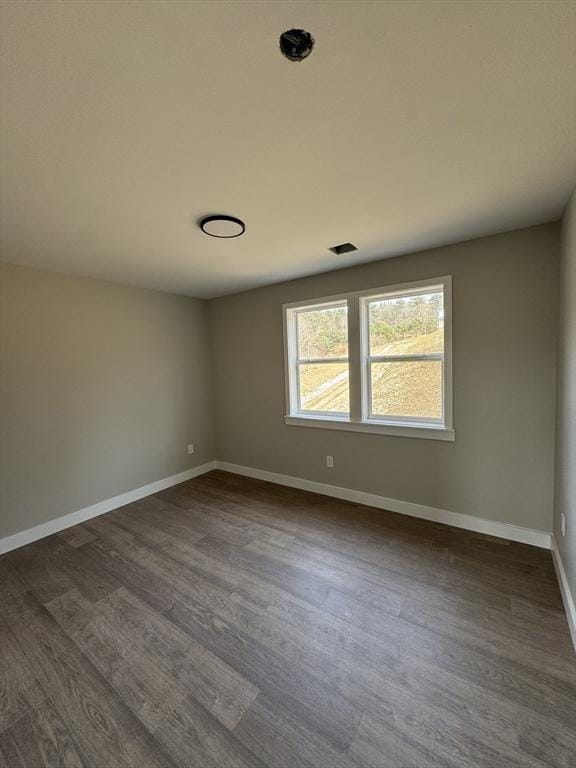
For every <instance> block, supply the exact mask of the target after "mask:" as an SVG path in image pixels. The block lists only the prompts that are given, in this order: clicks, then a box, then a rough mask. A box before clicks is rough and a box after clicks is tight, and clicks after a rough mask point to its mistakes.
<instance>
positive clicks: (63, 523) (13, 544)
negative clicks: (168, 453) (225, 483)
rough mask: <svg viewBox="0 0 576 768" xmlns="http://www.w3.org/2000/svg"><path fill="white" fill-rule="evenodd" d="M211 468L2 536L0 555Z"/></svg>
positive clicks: (204, 466)
mask: <svg viewBox="0 0 576 768" xmlns="http://www.w3.org/2000/svg"><path fill="white" fill-rule="evenodd" d="M215 468H216V462H215V461H209V462H207V463H206V464H200V466H198V467H193V468H192V469H187V470H186V471H185V472H180V473H179V474H177V475H171V476H170V477H165V478H163V479H162V480H157V481H156V482H155V483H149V484H148V485H143V486H142V487H141V488H136V489H135V490H133V491H128V492H127V493H121V494H120V495H119V496H113V497H112V498H110V499H104V501H99V502H98V503H97V504H92V505H91V506H89V507H84V508H83V509H79V510H77V511H76V512H70V514H68V515H63V516H62V517H57V518H56V519H55V520H49V521H48V522H47V523H42V524H41V525H35V526H34V527H33V528H28V529H26V530H25V531H20V532H19V533H15V534H13V535H12V536H5V537H4V538H3V539H0V555H1V554H4V553H5V552H10V550H12V549H17V548H18V547H23V546H24V545H25V544H30V543H31V542H33V541H37V540H38V539H43V538H44V537H46V536H51V535H52V534H53V533H58V531H63V530H64V529H65V528H71V527H72V526H73V525H78V523H83V522H84V521H85V520H90V519H91V518H92V517H98V515H103V514H105V513H106V512H111V511H112V510H113V509H118V507H123V506H124V505H125V504H130V502H132V501H138V499H143V498H144V497H145V496H150V495H151V494H153V493H158V492H159V491H163V490H165V489H166V488H170V487H171V486H172V485H178V483H183V482H184V481H185V480H191V479H192V478H193V477H198V475H203V474H204V473H205V472H210V470H212V469H215Z"/></svg>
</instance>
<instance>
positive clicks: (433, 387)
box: [284, 277, 454, 440]
mask: <svg viewBox="0 0 576 768" xmlns="http://www.w3.org/2000/svg"><path fill="white" fill-rule="evenodd" d="M284 320H285V345H286V350H285V351H286V373H287V375H286V379H287V382H286V396H287V405H288V413H287V416H286V422H287V423H288V424H296V425H300V426H301V425H305V426H314V427H327V428H329V429H349V430H354V431H366V432H381V433H385V434H397V435H405V436H406V435H408V436H412V437H431V438H436V439H443V440H453V439H454V430H453V428H452V354H451V353H452V333H451V332H452V328H451V278H450V277H442V278H436V279H434V280H430V281H420V282H417V283H407V284H404V285H398V286H389V287H387V288H381V289H376V290H370V291H358V292H354V293H349V294H345V295H343V296H335V297H330V298H327V299H323V300H314V301H310V302H303V303H298V304H288V305H285V307H284Z"/></svg>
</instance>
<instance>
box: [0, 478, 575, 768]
mask: <svg viewBox="0 0 576 768" xmlns="http://www.w3.org/2000/svg"><path fill="white" fill-rule="evenodd" d="M0 570H1V577H2V587H3V592H2V626H1V638H0V639H1V680H2V683H1V690H0V717H1V728H2V732H1V733H0V754H1V755H2V757H3V760H4V764H6V765H7V766H10V768H35V767H36V766H44V765H49V766H67V767H68V766H74V768H77V767H78V766H91V767H92V768H116V766H134V767H135V768H152V766H154V768H157V767H158V766H166V768H168V767H169V766H184V767H185V768H241V767H248V766H249V767H250V768H264V767H265V766H266V767H268V766H270V767H272V768H298V766H310V767H311V768H336V767H338V768H344V767H345V766H355V767H356V768H358V767H359V766H360V767H362V768H364V767H366V768H376V767H378V768H383V767H384V766H386V768H388V766H390V767H393V768H412V766H414V767H416V766H417V767H418V768H456V767H457V766H458V767H460V766H465V767H466V768H485V767H489V768H492V767H494V768H503V767H505V766H518V767H519V768H530V767H533V768H539V767H540V768H541V767H542V766H553V767H554V768H567V767H568V766H575V765H576V669H575V659H574V652H573V650H572V647H571V644H570V637H569V633H568V628H567V624H566V619H565V616H564V613H563V611H562V603H561V598H560V594H559V591H558V586H557V582H556V577H555V575H554V570H553V566H552V561H551V558H550V554H549V553H548V552H544V551H542V550H538V549H535V548H532V547H528V546H525V545H520V544H513V543H509V542H505V541H503V540H499V539H491V538H489V537H486V536H482V535H480V534H473V533H468V532H464V531H460V530H457V529H453V528H448V527H445V526H440V525H436V524H434V523H427V522H422V521H418V520H415V519H411V518H407V517H402V516H400V515H395V514H392V513H386V512H381V511H376V510H371V509H369V508H367V507H362V506H358V505H354V504H349V503H346V502H341V501H337V500H334V499H329V498H326V497H323V496H317V495H314V494H308V493H305V492H301V491H295V490H291V489H287V488H282V487H280V486H276V485H272V484H269V483H263V482H259V481H256V480H248V479H245V478H240V477H237V476H234V475H230V474H226V473H224V472H212V473H210V474H209V475H205V476H203V477H200V478H197V479H195V480H191V481H189V482H187V483H183V484H182V485H179V486H177V487H175V488H171V489H169V490H167V491H163V492H162V493H159V494H156V495H155V496H151V497H149V498H147V499H144V500H142V501H139V502H136V503H134V504H130V505H128V506H126V507H124V508H122V509H120V510H117V511H115V512H111V513H109V514H107V515H105V516H103V517H99V518H96V519H94V520H92V521H90V522H88V523H84V524H83V525H80V526H77V527H75V528H72V529H69V530H67V531H65V532H63V533H60V534H58V535H55V536H51V537H50V538H48V539H44V540H42V541H39V542H36V543H35V544H32V545H29V546H27V547H24V548H22V549H20V550H17V551H14V552H11V553H9V554H8V555H5V556H4V557H2V558H1V559H0Z"/></svg>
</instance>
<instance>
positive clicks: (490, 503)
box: [210, 224, 559, 531]
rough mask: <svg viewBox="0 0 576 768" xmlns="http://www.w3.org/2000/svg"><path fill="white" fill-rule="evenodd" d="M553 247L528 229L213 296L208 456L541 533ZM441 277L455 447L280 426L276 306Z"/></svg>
mask: <svg viewBox="0 0 576 768" xmlns="http://www.w3.org/2000/svg"><path fill="white" fill-rule="evenodd" d="M558 238H559V226H558V224H550V225H545V226H540V227H533V228H530V229H525V230H519V231H516V232H511V233H506V234H503V235H497V236H494V237H487V238H483V239H479V240H474V241H470V242H466V243H462V244H459V245H454V246H450V247H445V248H438V249H435V250H431V251H426V252H422V253H417V254H413V255H409V256H402V257H401V258H396V259H388V260H384V261H379V262H374V263H370V264H365V265H362V266H358V267H354V268H351V269H345V270H341V271H337V272H331V273H327V274H324V275H319V276H315V277H309V278H304V279H301V280H294V281H291V282H287V283H282V284H279V285H274V286H271V287H268V288H263V289H258V290H254V291H249V292H246V293H242V294H236V295H233V296H228V297H224V298H221V299H216V300H213V301H212V302H210V321H211V323H210V328H211V338H212V354H213V370H214V384H215V404H216V408H215V412H216V440H217V453H218V458H219V459H221V460H224V461H229V462H234V463H237V464H243V465H247V466H250V467H257V468H260V469H266V470H270V471H274V472H279V473H282V474H287V475H294V476H297V477H303V478H307V479H311V480H316V481H320V482H327V483H331V484H333V485H340V486H344V487H347V488H353V489H358V490H362V491H367V492H370V493H376V494H381V495H384V496H388V497H392V498H397V499H404V500H408V501H412V502H417V503H420V504H425V505H430V506H434V507H440V508H444V509H447V510H451V511H455V512H462V513H465V514H468V515H476V516H479V517H483V518H489V519H493V520H498V521H502V522H507V523H513V524H517V525H520V526H525V527H528V528H534V529H538V530H544V531H550V530H551V529H552V500H553V475H554V467H553V461H554V412H555V388H556V373H555V371H556V330H557V290H558V284H557V277H558V274H557V261H558V247H559V243H558ZM444 274H452V275H453V276H454V307H453V309H454V389H455V391H454V410H455V428H456V441H455V442H454V443H450V442H440V441H435V440H423V439H416V438H404V437H392V436H385V435H369V434H362V433H346V432H339V431H333V430H322V429H314V428H310V427H294V426H287V425H285V424H284V421H283V416H284V413H285V398H284V363H283V342H282V303H284V302H292V301H297V300H300V299H309V298H314V297H322V296H327V295H330V294H337V293H341V292H343V291H347V290H360V289H363V288H370V287H377V286H382V285H386V284H394V283H400V282H404V281H409V280H419V279H423V278H428V277H435V276H439V275H444ZM327 454H331V455H333V456H334V462H335V468H334V469H332V470H330V469H327V468H326V467H325V456H326V455H327Z"/></svg>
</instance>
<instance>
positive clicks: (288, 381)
mask: <svg viewBox="0 0 576 768" xmlns="http://www.w3.org/2000/svg"><path fill="white" fill-rule="evenodd" d="M434 288H442V290H443V293H444V354H443V391H442V400H443V411H444V413H443V418H442V419H428V420H424V419H421V418H419V417H387V418H374V417H372V416H370V415H369V413H368V410H369V409H370V402H371V401H370V399H369V392H370V390H369V386H370V384H369V381H368V372H369V365H370V362H374V360H375V358H378V357H382V358H388V359H389V358H390V357H393V358H394V359H395V360H396V361H398V362H399V361H401V360H402V358H404V357H406V356H404V355H399V356H387V355H374V356H373V357H372V358H371V359H370V358H369V339H368V335H369V330H368V322H367V307H368V303H369V301H370V300H371V299H372V300H373V299H375V298H378V297H379V296H385V297H386V298H394V297H395V296H402V295H409V296H413V295H414V294H417V293H429V292H430V290H432V289H434ZM344 302H346V304H347V306H348V371H349V393H350V413H349V415H343V414H341V413H338V412H335V411H319V412H318V411H317V412H311V411H307V412H298V411H297V410H294V409H292V402H293V397H291V394H292V393H296V400H294V402H295V403H296V405H297V407H298V406H299V404H300V395H299V384H298V376H297V375H296V371H297V369H298V365H299V364H300V363H301V362H302V361H299V360H298V359H297V355H298V352H297V335H296V333H297V332H296V315H297V311H306V310H313V309H321V308H325V307H326V308H327V307H330V306H335V305H338V304H342V303H344ZM282 314H283V323H284V365H285V392H286V415H285V417H284V421H285V423H286V424H289V425H292V426H305V427H320V428H324V429H341V430H344V431H351V432H368V433H370V432H371V433H374V434H386V435H398V436H402V437H423V438H428V439H434V440H454V439H455V431H454V425H453V402H452V400H453V381H452V276H451V275H443V276H441V277H433V278H429V279H426V280H416V281H412V282H407V283H400V284H396V285H385V286H380V287H378V288H369V289H364V290H361V291H352V292H349V293H340V294H336V295H333V296H326V297H324V298H321V299H318V298H315V299H308V300H306V299H305V300H302V301H295V302H290V303H288V304H283V306H282ZM294 350H296V357H294V353H293V351H294ZM434 356H437V357H436V359H438V357H439V358H440V359H441V358H442V353H426V355H425V359H435V358H434ZM408 357H409V359H410V360H414V359H415V358H417V357H419V356H418V355H415V356H413V355H409V356H408ZM420 357H421V356H420ZM421 359H422V358H421ZM322 362H331V359H330V358H326V360H323V361H322Z"/></svg>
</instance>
